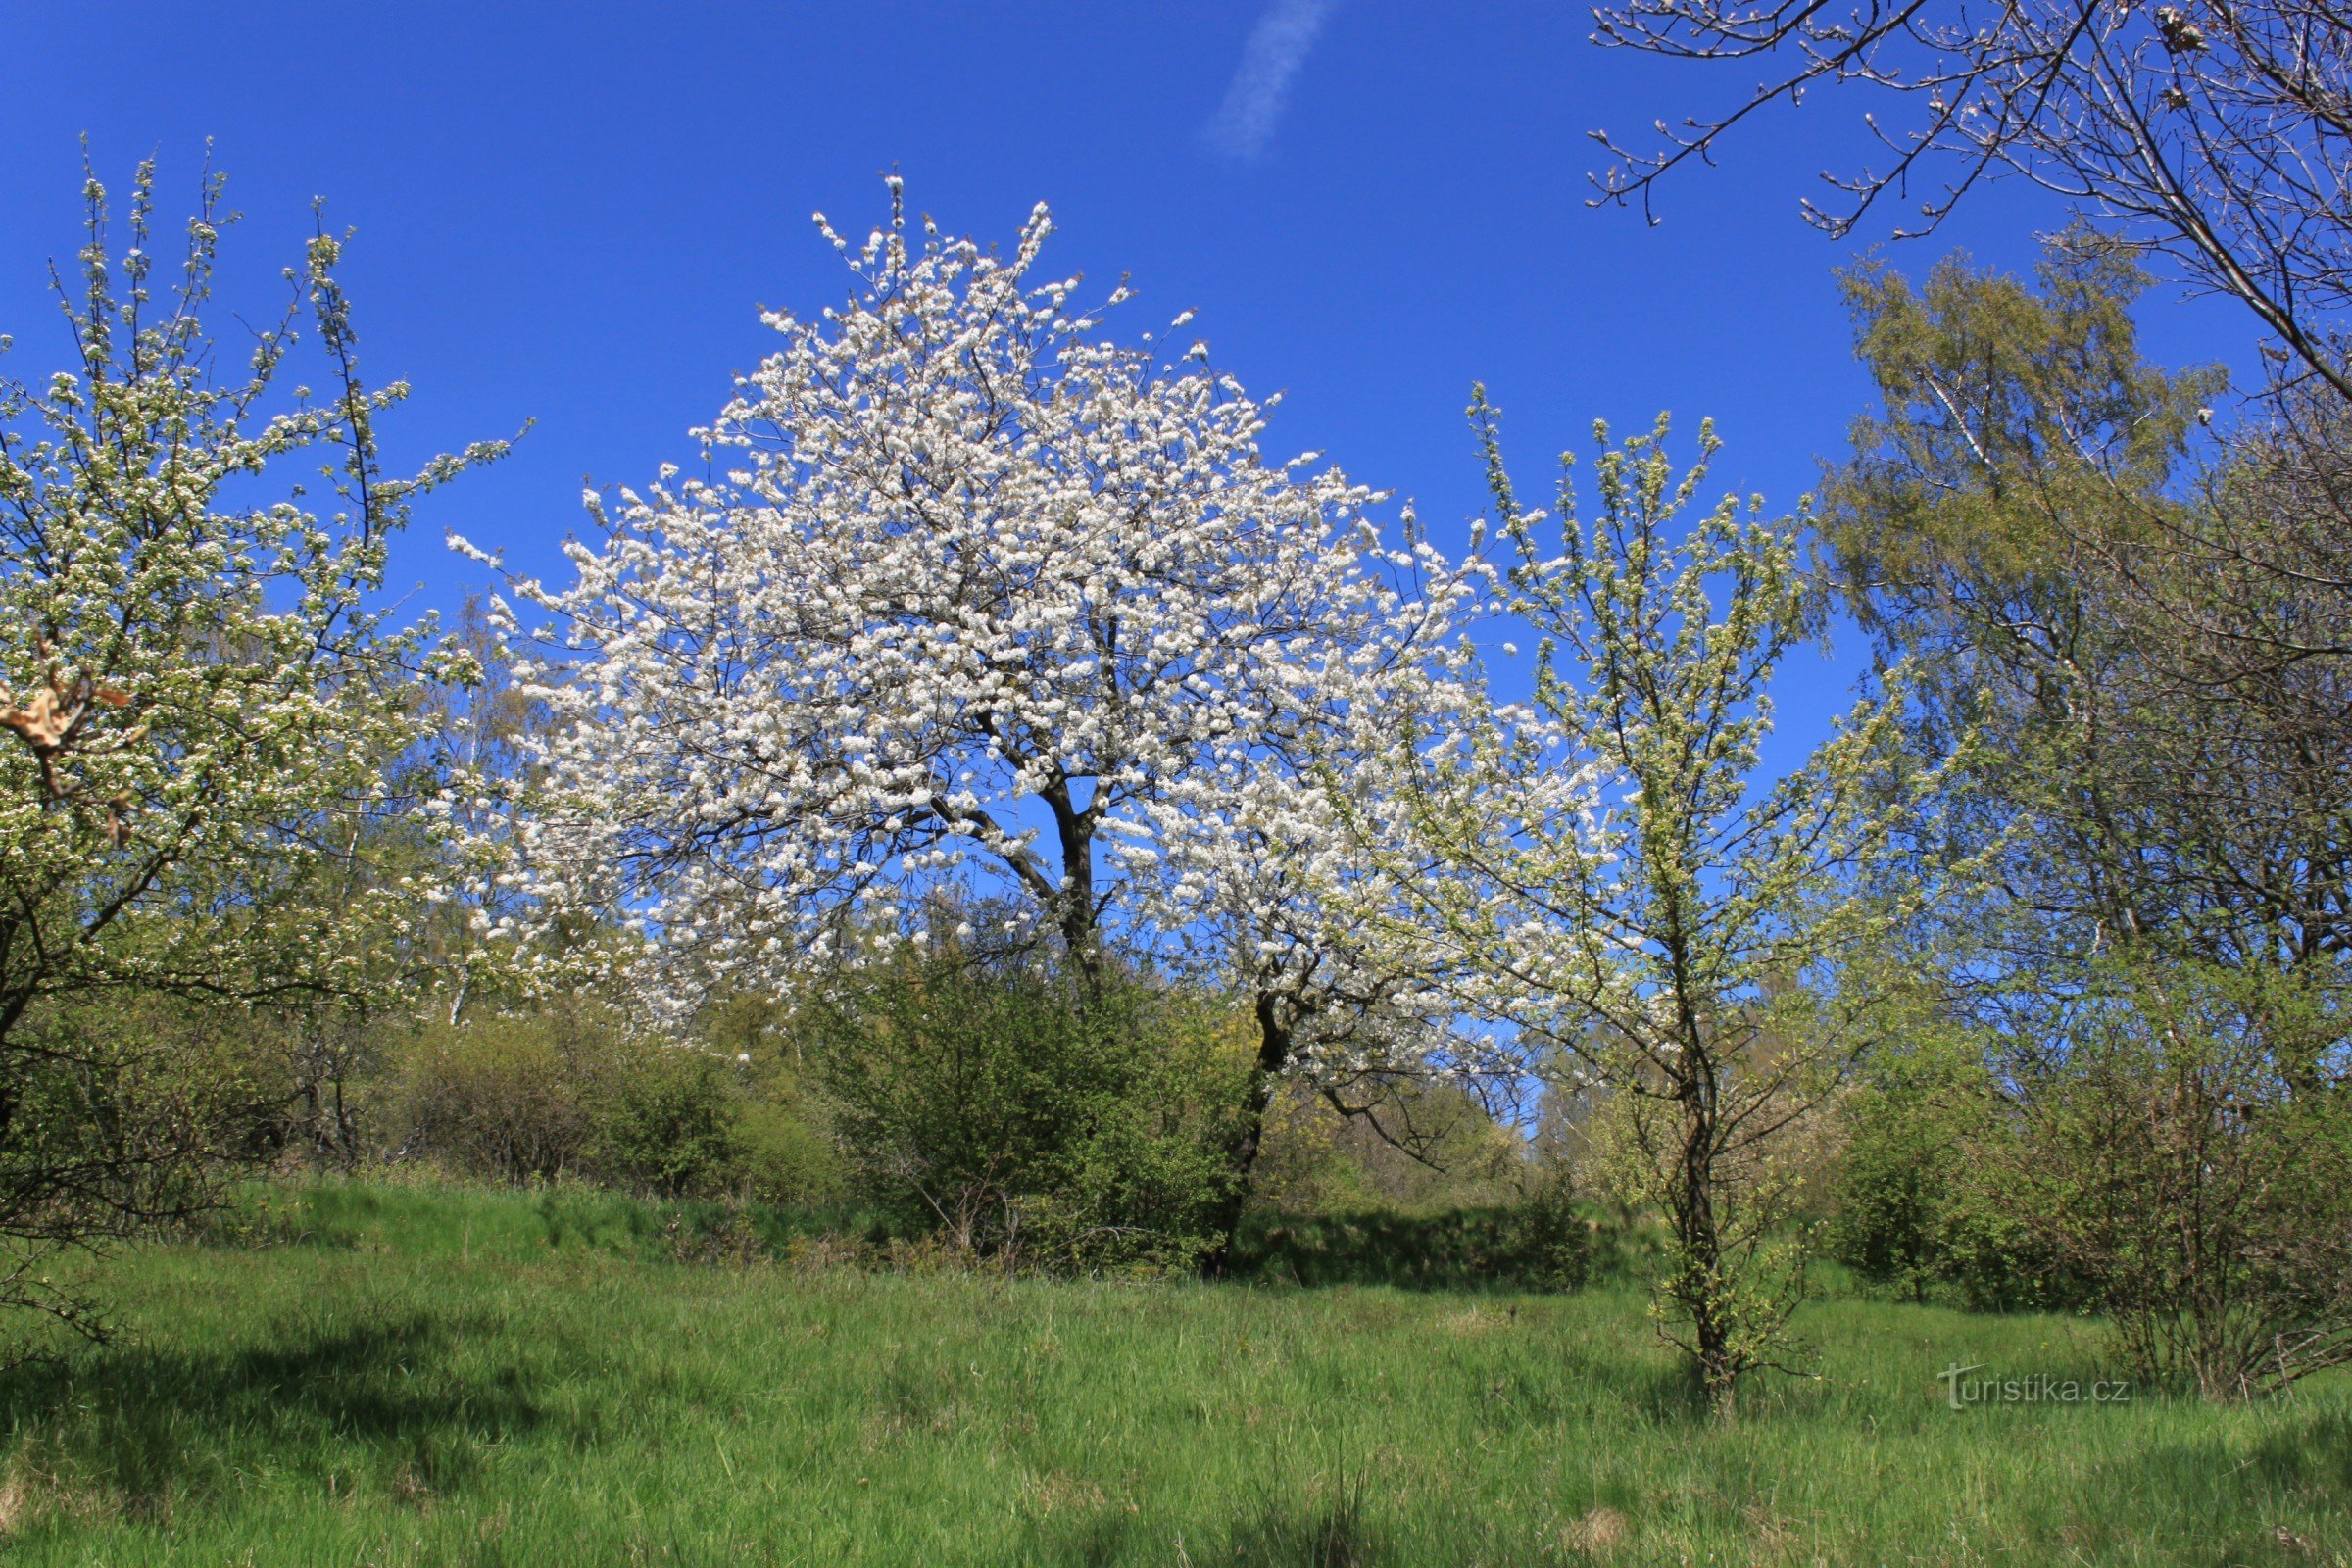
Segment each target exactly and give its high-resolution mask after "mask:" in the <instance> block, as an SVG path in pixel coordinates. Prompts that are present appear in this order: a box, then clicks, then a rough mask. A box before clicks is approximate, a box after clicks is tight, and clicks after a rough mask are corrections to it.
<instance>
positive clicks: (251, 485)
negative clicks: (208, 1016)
mask: <svg viewBox="0 0 2352 1568" xmlns="http://www.w3.org/2000/svg"><path fill="white" fill-rule="evenodd" d="M217 195H218V185H217V183H215V184H208V186H207V187H206V190H205V196H206V212H205V214H203V215H200V216H199V218H198V219H197V220H196V221H194V222H193V223H191V224H190V226H189V229H188V249H187V252H186V258H185V261H184V263H183V265H182V267H181V270H180V278H179V279H178V281H177V286H176V287H174V288H172V289H171V290H169V292H168V294H167V295H166V297H165V298H163V299H161V300H158V299H156V298H154V297H153V293H152V292H151V283H150V275H151V271H152V269H153V266H154V258H153V257H152V255H151V254H150V252H149V251H148V250H147V248H146V245H145V243H144V242H145V240H146V239H147V237H148V229H149V218H150V213H151V196H152V169H151V168H142V169H141V171H140V172H139V178H138V182H137V185H136V188H135V191H134V194H133V199H132V204H131V211H130V228H131V236H130V237H131V239H132V241H133V243H132V244H131V245H130V246H129V247H128V249H127V251H126V252H125V254H123V256H122V257H121V258H119V259H118V258H115V257H113V256H111V255H110V253H109V250H108V246H107V232H106V224H107V208H106V201H105V193H104V191H103V190H102V189H101V188H100V187H99V186H98V185H97V183H96V182H95V181H94V180H93V181H91V183H90V185H89V187H88V191H87V196H88V201H89V209H90V216H89V226H88V232H89V243H88V245H87V246H86V247H85V249H84V250H83V252H82V255H81V263H82V271H81V283H82V287H81V290H80V293H79V297H78V298H74V297H69V298H68V299H67V300H66V301H65V302H64V303H65V304H66V307H67V313H68V315H69V317H70V319H71V322H72V326H73V342H74V345H75V348H76V350H77V354H78V360H77V364H76V365H75V368H74V369H73V371H72V372H69V373H60V374H57V375H55V376H53V377H51V378H50V379H49V381H48V382H47V384H46V385H45V386H43V387H41V388H39V389H37V390H35V389H32V388H28V387H26V386H24V385H22V384H19V383H15V382H0V1037H5V1035H6V1033H7V1031H8V1029H9V1027H10V1026H11V1025H12V1024H13V1023H14V1022H16V1021H17V1020H18V1019H19V1018H20V1017H22V1016H23V1015H24V1014H25V1009H27V1008H28V1007H29V1006H31V1005H33V1004H34V1003H36V1002H38V1001H39V1000H41V999H42V998H45V997H50V996H56V995H60V994H66V993H71V992H73V991H74V990H77V989H86V988H91V987H99V986H122V985H160V986H167V987H175V988H180V989H186V990H194V991H201V992H204V993H207V994H214V995H229V996H236V995H245V996H271V995H287V994H294V993H301V994H319V993H327V994H334V993H340V992H347V991H350V990H353V989H356V988H358V987H359V986H361V985H362V984H363V983H366V982H367V981H368V977H369V975H370V974H372V973H374V972H375V971H377V970H380V969H381V968H382V967H383V966H382V965H381V964H379V963H375V962H373V961H372V959H373V957H375V956H371V955H369V954H368V953H366V952H364V951H361V948H360V945H359V944H357V943H355V942H354V941H352V940H351V934H352V932H353V931H355V930H357V929H358V928H359V927H360V926H361V925H362V924H363V922H365V921H366V920H367V919H368V917H369V915H370V913H371V912H372V911H371V910H370V909H369V908H368V907H367V905H368V899H367V898H365V897H364V896H361V895H359V894H358V892H357V891H356V890H354V892H353V895H352V896H351V897H347V898H342V899H318V900H304V899H300V898H288V897H280V896H279V895H282V894H286V893H287V892H288V891H289V890H295V889H301V888H304V887H305V886H306V885H309V886H315V885H316V884H317V881H318V880H319V878H321V877H322V876H323V875H324V874H325V868H329V867H337V866H348V864H349V862H350V860H351V858H352V852H353V848H354V844H355V835H356V834H357V833H358V831H359V829H360V825H361V824H362V823H363V822H364V821H366V820H367V819H368V817H369V816H371V815H373V814H376V813H378V812H380V811H381V810H383V809H385V807H386V800H385V797H386V793H387V789H388V786H387V785H386V783H385V769H386V766H387V764H388V763H389V762H390V761H391V760H393V759H395V758H397V757H398V756H399V755H400V754H401V753H402V751H403V750H404V749H405V748H407V747H408V746H409V745H411V744H412V742H413V741H414V740H415V739H416V737H417V732H418V728H419V726H418V722H417V703H416V701H415V694H414V689H413V687H412V686H411V684H410V677H411V676H413V675H414V674H415V673H417V671H418V669H419V668H420V667H421V665H422V664H423V663H424V662H426V660H427V658H428V650H427V649H426V647H425V644H424V641H423V639H422V637H421V635H420V634H419V632H418V631H417V629H411V630H410V631H407V632H401V631H397V630H395V629H394V628H393V627H392V626H391V625H390V624H389V622H388V620H387V617H386V612H385V611H384V610H383V609H382V608H381V607H380V606H379V605H376V604H374V603H373V602H372V600H373V596H374V595H375V594H376V591H377V590H378V589H379V588H380V587H381V585H382V576H383V565H384V546H385V540H386V537H387V535H388V534H389V533H390V532H392V531H393V530H395V529H396V528H398V527H399V526H400V525H401V523H402V521H403V520H404V518H405V515H406V512H407V508H408V505H409V503H410V501H411V500H412V499H413V498H414V497H415V496H416V495H417V494H418V493H419V492H420V491H422V490H424V489H427V488H429V487H431V486H432V485H434V484H437V483H439V482H441V481H442V480H444V479H446V478H448V477H450V476H451V475H452V474H454V473H456V472H457V471H458V470H459V469H461V468H463V467H464V466H466V465H467V464H468V463H471V462H475V461H480V460H482V459H486V458H489V457H492V456H495V455H496V450H497V449H496V448H495V447H484V448H479V449H475V450H473V451H471V452H468V453H466V454H464V455H461V456H457V457H451V458H443V459H437V460H435V461H434V462H433V463H432V464H431V465H429V466H427V467H426V468H425V470H424V471H423V472H422V473H421V474H419V475H417V476H416V477H415V478H412V479H398V478H393V477H389V476H387V475H385V474H384V473H382V472H381V471H380V470H379V467H378V458H377V452H376V448H375V442H374V437H373V434H372V420H373V418H374V417H375V416H376V415H377V414H378V413H380V412H381V411H383V410H384V409H385V408H387V407H388V406H390V405H391V404H393V403H396V402H397V401H399V400H400V398H401V397H402V396H404V395H405V388H402V387H400V386H397V385H395V386H392V387H388V388H383V389H379V390H376V391H372V392H371V391H368V390H366V389H364V388H363V387H362V386H361V385H360V383H359V382H358V380H357V378H356V372H354V371H353V370H352V352H353V337H352V329H351V323H350V318H349V313H348V309H347V306H346V304H345V301H344V297H343V294H342V292H341V290H340V288H339V287H338V286H337V284H336V281H335V277H334V268H335V265H336V263H337V260H338V254H337V246H336V243H335V242H334V241H333V240H332V239H330V238H327V237H326V236H324V235H320V236H319V238H317V239H316V240H314V241H313V243H312V245H311V247H310V252H309V256H308V258H307V266H306V267H305V268H304V269H303V270H301V271H299V272H294V273H290V274H289V275H290V276H292V277H294V278H296V279H297V281H298V282H299V284H300V285H301V292H300V294H299V295H298V302H299V306H300V307H301V308H303V309H302V314H304V315H307V316H308V318H309V321H308V322H307V323H306V330H307V331H308V332H311V333H314V334H315V336H316V338H317V342H318V346H319V348H320V349H321V350H323V351H324V354H323V357H324V362H325V364H324V368H326V370H327V373H328V374H329V375H330V376H331V377H333V384H332V386H331V388H330V392H329V395H327V396H325V397H322V398H318V399H314V398H313V397H312V396H311V395H310V394H308V393H298V394H296V395H295V396H294V397H292V398H285V399H279V400H277V412H275V413H271V412H270V410H269V408H268V407H266V405H267V404H269V403H270V393H271V391H272V383H273V380H274V378H275V376H276V373H277V371H278V370H279V368H280V366H281V363H282V361H283V360H284V357H285V356H286V354H287V352H288V350H289V348H290V346H291V345H292V343H293V341H294V338H295V336H296V331H295V328H296V325H297V320H298V318H297V316H296V314H295V313H294V312H291V311H290V312H289V314H288V317H287V319H285V320H282V321H280V322H279V323H277V325H276V326H275V327H273V328H271V329H270V330H267V331H264V332H262V333H260V334H258V336H257V338H256V340H255V349H254V355H253V360H252V363H251V366H250V368H249V369H248V370H247V372H246V373H245V374H244V375H243V376H241V377H232V378H230V379H228V380H226V381H225V382H222V381H219V380H216V379H215V372H216V366H215V363H214V356H213V350H212V346H211V344H210V343H209V342H208V341H207V340H206V339H205V338H204V337H203V335H202V332H201V328H200V326H199V321H198V309H199V307H200V306H201V305H202V303H203V301H204V298H205V295H206V291H207V286H208V284H209V281H210V278H211V275H212V269H213V263H214V254H215V246H216V244H217V241H218V238H219V230H218V228H217V226H216V224H215V223H214V221H212V219H211V217H210V214H211V211H212V204H213V201H214V200H215V199H216V198H217ZM319 452H323V453H324V454H326V455H327V456H328V457H329V458H330V459H331V460H332V465H331V466H329V467H328V469H327V470H326V471H327V472H328V474H329V475H330V484H331V491H330V494H331V495H332V496H333V497H334V502H333V505H334V511H333V512H332V513H331V515H323V516H322V515H319V514H318V513H316V512H314V511H312V510H310V505H309V504H307V503H305V502H304V501H303V500H302V499H301V498H302V497H303V495H304V490H303V487H302V486H301V485H299V484H297V485H294V486H293V487H291V489H290V493H288V494H287V495H286V496H285V498H284V499H281V500H278V501H276V502H274V503H271V502H270V501H269V500H268V498H267V497H265V496H262V495H260V494H259V493H258V489H259V485H260V483H261V481H262V480H263V479H264V478H265V477H267V476H268V475H270V474H271V473H273V472H275V471H277V470H278V469H281V468H282V467H283V466H284V465H285V464H286V463H287V462H288V461H290V460H292V459H294V458H296V457H297V456H301V457H305V458H307V457H310V456H312V455H314V454H317V453H319ZM314 482H315V481H314ZM224 492H227V494H224ZM379 956H380V955H379Z"/></svg>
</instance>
